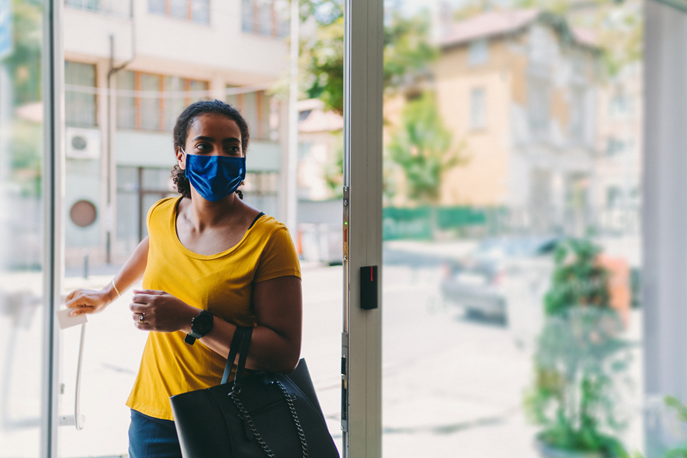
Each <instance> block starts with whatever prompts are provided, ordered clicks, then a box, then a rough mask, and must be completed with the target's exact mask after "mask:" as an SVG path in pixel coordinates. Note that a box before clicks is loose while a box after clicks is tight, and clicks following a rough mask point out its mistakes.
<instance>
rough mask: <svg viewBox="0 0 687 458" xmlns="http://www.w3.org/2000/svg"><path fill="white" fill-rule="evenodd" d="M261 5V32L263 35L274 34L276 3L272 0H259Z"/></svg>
mask: <svg viewBox="0 0 687 458" xmlns="http://www.w3.org/2000/svg"><path fill="white" fill-rule="evenodd" d="M257 1H258V5H259V7H258V8H259V13H258V14H259V15H260V16H259V26H258V27H259V29H258V30H259V33H260V34H262V35H272V28H273V25H274V21H273V17H274V15H273V13H274V3H273V2H272V1H271V0H257Z"/></svg>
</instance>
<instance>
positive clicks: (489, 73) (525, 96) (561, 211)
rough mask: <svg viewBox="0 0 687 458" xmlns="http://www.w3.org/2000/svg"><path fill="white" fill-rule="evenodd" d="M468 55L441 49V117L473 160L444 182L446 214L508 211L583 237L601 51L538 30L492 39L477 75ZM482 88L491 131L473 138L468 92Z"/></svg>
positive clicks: (462, 49)
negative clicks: (467, 209)
mask: <svg viewBox="0 0 687 458" xmlns="http://www.w3.org/2000/svg"><path fill="white" fill-rule="evenodd" d="M469 46H470V44H469V43H464V44H461V45H459V46H454V47H448V48H444V49H443V52H442V56H441V58H440V61H439V62H438V63H437V65H436V66H435V83H436V88H437V92H438V95H439V97H438V99H439V103H440V108H441V112H442V115H443V116H444V120H445V122H446V123H447V125H448V127H449V128H450V129H451V131H452V132H453V133H454V136H455V141H456V144H459V143H460V142H464V144H465V145H466V149H465V151H466V153H467V155H468V156H469V158H470V160H469V162H468V163H467V164H465V165H462V166H459V167H456V168H455V169H454V170H451V171H450V172H449V173H447V175H446V180H445V183H444V185H443V189H442V204H446V205H489V206H507V207H508V208H509V209H510V211H511V212H512V213H513V214H512V215H511V216H512V217H513V218H514V219H515V220H517V219H518V218H522V221H523V226H527V227H533V228H535V230H537V228H541V229H542V230H543V231H551V230H558V229H562V228H564V227H565V228H572V229H571V230H572V231H574V232H581V231H584V228H585V227H586V224H588V223H589V222H590V216H589V212H590V207H591V196H592V195H593V194H594V189H592V188H591V183H592V180H591V178H592V176H593V175H594V167H595V164H594V157H595V150H596V148H597V131H596V124H597V119H596V117H597V110H596V107H597V97H598V95H597V92H598V86H599V79H598V72H597V65H598V61H597V56H596V55H595V54H594V51H593V50H591V49H590V48H585V47H583V46H580V45H578V44H563V43H561V41H560V39H559V36H558V33H557V32H556V31H555V30H554V29H553V28H552V27H550V26H548V25H546V24H539V23H538V22H536V21H535V22H533V23H531V24H530V25H528V26H527V27H525V28H524V29H522V30H521V31H520V32H518V33H515V34H510V35H503V36H495V37H492V38H490V41H489V59H488V61H487V62H486V63H484V64H482V65H470V63H469V61H468V59H469ZM478 87H482V88H484V90H485V94H486V99H487V101H486V112H487V113H486V119H487V121H486V126H485V128H483V129H472V128H471V119H470V116H471V114H470V103H471V100H470V92H471V90H472V89H474V88H478ZM533 218H540V219H542V224H537V223H536V222H533V221H532V219H533ZM592 218H593V217H592ZM515 224H517V222H516V223H515Z"/></svg>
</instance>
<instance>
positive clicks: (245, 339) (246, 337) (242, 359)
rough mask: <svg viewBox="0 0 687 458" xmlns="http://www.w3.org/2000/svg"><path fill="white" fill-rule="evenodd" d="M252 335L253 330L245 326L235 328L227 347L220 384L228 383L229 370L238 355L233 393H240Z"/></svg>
mask: <svg viewBox="0 0 687 458" xmlns="http://www.w3.org/2000/svg"><path fill="white" fill-rule="evenodd" d="M252 335H253V328H252V327H247V326H237V327H236V330H235V331H234V337H233V338H232V339H231V345H230V346H229V356H228V357H227V363H226V364H225V365H224V374H222V382H221V384H222V385H224V384H225V383H227V382H228V381H229V376H230V375H231V368H232V367H233V366H234V361H236V355H237V354H238V355H239V362H238V365H237V367H236V374H235V375H234V389H233V390H232V391H234V392H237V393H238V392H240V391H241V382H242V380H243V372H244V369H245V368H246V359H248V348H249V347H250V340H251V336H252Z"/></svg>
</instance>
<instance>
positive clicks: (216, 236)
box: [67, 100, 302, 458]
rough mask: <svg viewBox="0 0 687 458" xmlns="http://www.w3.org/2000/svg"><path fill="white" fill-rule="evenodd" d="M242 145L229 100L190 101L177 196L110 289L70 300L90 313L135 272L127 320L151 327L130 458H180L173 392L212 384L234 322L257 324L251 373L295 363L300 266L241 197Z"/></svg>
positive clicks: (180, 129) (177, 141)
mask: <svg viewBox="0 0 687 458" xmlns="http://www.w3.org/2000/svg"><path fill="white" fill-rule="evenodd" d="M248 140H249V132H248V126H247V125H246V122H245V120H244V119H243V117H241V115H240V114H239V113H238V111H236V110H235V109H234V108H232V107H231V106H229V105H227V104H225V103H223V102H221V101H219V100H214V101H203V102H197V103H194V104H192V105H190V106H189V107H188V108H186V110H184V112H183V113H182V114H181V115H180V116H179V119H178V120H177V123H176V126H175V127H174V148H175V152H176V159H177V164H176V166H175V167H174V169H173V171H172V176H173V180H174V183H175V186H176V187H177V190H178V191H179V192H180V193H181V197H178V198H167V199H162V200H161V201H159V202H157V203H156V204H155V205H153V207H152V208H151V209H150V210H149V212H148V218H147V224H148V233H149V236H148V237H146V238H145V239H144V240H143V241H142V242H141V243H140V244H139V245H138V247H137V248H136V250H135V251H134V253H133V255H132V256H131V258H130V259H129V260H128V261H127V262H126V264H124V266H123V267H122V269H121V270H120V271H119V273H118V274H117V275H116V276H115V277H114V279H113V280H112V281H111V282H110V283H109V284H108V286H106V287H105V288H103V289H102V290H100V291H94V290H76V291H74V292H72V293H70V294H69V296H68V297H67V306H68V307H71V308H73V309H74V310H73V311H72V312H71V313H72V315H78V314H83V313H96V312H100V311H102V310H103V309H105V307H107V305H108V304H110V303H111V302H112V301H114V300H115V299H116V298H117V297H119V295H120V294H121V293H122V292H124V291H125V290H126V289H127V288H129V287H130V286H131V285H132V284H134V283H135V282H137V281H139V280H140V279H141V277H142V278H143V288H144V289H142V290H134V296H133V301H132V303H131V305H130V308H131V311H132V318H133V321H134V325H135V326H137V327H138V328H139V329H140V330H142V331H149V335H148V341H147V343H146V346H145V350H144V352H143V357H142V360H141V366H140V369H139V373H138V377H137V379H136V382H135V384H134V387H133V390H132V392H131V395H130V396H129V399H128V401H127V406H129V407H130V408H131V426H130V428H129V456H130V457H131V458H144V457H156V458H160V457H181V452H180V449H179V442H178V439H177V436H176V431H175V429H174V423H173V421H172V420H173V418H172V411H171V407H170V403H169V397H170V396H172V395H175V394H179V393H183V392H187V391H192V390H198V389H202V388H208V387H211V386H215V385H218V384H219V383H220V380H221V377H222V372H223V370H224V365H225V362H226V358H227V356H228V354H229V343H230V342H231V339H232V337H233V334H234V331H235V329H236V326H237V325H239V326H255V328H254V331H253V338H252V341H251V346H250V352H249V354H248V361H247V364H246V367H247V368H248V369H254V370H267V371H273V372H289V371H291V370H293V369H294V368H295V366H296V365H297V363H298V359H299V354H300V346H301V316H302V300H301V280H300V266H299V263H298V258H297V256H296V252H295V250H294V247H293V243H292V241H291V237H290V235H289V233H288V231H287V229H286V227H285V226H284V225H283V224H281V223H279V222H278V221H276V220H275V219H274V218H272V217H268V216H266V215H263V214H262V213H260V212H259V211H258V210H256V209H254V208H252V207H250V206H249V205H247V204H245V203H244V202H242V200H241V199H240V198H239V195H240V191H238V190H237V187H238V186H239V184H241V183H242V181H243V179H244V178H245V157H246V149H247V148H248ZM196 340H198V341H199V342H200V343H198V342H195V341H196Z"/></svg>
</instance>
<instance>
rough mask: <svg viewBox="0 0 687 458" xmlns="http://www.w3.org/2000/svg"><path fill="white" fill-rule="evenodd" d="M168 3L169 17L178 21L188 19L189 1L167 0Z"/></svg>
mask: <svg viewBox="0 0 687 458" xmlns="http://www.w3.org/2000/svg"><path fill="white" fill-rule="evenodd" d="M167 1H168V2H169V15H170V16H172V17H176V18H179V19H187V18H188V3H189V1H190V0H167Z"/></svg>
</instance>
